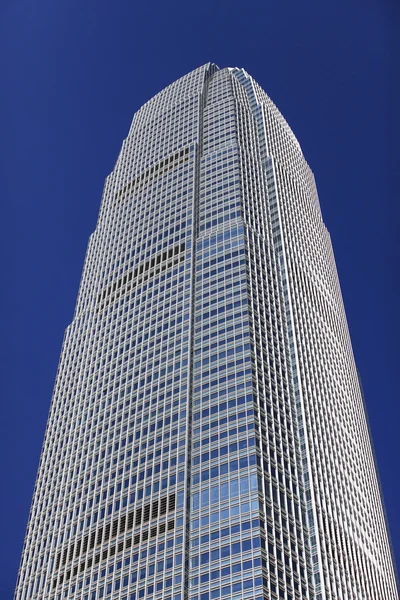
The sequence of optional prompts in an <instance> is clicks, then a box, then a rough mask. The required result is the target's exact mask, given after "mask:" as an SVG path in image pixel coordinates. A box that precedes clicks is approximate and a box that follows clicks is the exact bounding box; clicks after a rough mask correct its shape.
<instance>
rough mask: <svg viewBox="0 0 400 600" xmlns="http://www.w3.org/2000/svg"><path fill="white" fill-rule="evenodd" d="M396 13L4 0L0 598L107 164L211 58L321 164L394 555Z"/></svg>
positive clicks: (8, 585) (347, 6)
mask: <svg viewBox="0 0 400 600" xmlns="http://www.w3.org/2000/svg"><path fill="white" fill-rule="evenodd" d="M399 22H400V20H399V9H398V8H395V4H394V3H391V2H389V1H385V0H379V1H378V0H375V1H372V0H363V2H361V1H358V2H355V1H354V0H337V1H336V2H329V3H328V2H321V1H309V0H302V1H301V2H299V1H298V0H296V1H295V0H282V1H278V0H276V1H275V2H272V1H270V0H247V1H246V2H237V1H236V0H230V1H227V0H223V1H218V0H214V1H212V2H211V1H209V0H202V1H201V2H191V1H187V0H186V1H183V0H170V1H169V2H165V1H159V0H156V1H147V2H139V1H138V0H130V1H126V0H113V1H111V0H110V1H108V2H107V1H105V0H96V1H94V0H58V1H57V2H55V1H54V0H8V1H7V0H0V67H1V74H2V77H1V79H2V81H1V84H2V94H1V95H0V115H1V117H0V118H1V121H2V122H1V142H0V153H1V156H0V177H1V192H2V193H1V199H2V202H1V219H0V227H1V232H0V241H1V257H2V259H3V267H2V287H3V289H2V294H1V303H2V306H1V312H0V314H1V318H2V335H1V366H2V369H1V407H0V410H1V414H0V428H1V430H0V446H1V447H0V463H1V464H0V469H1V475H2V479H1V489H2V493H1V495H0V520H1V528H0V530H1V536H0V559H1V560H0V599H1V600H7V599H11V598H12V595H13V590H14V585H15V580H16V576H17V570H18V565H19V559H20V553H21V550H22V545H23V539H24V534H25V527H26V523H27V519H28V514H29V508H30V502H31V497H32V493H33V488H34V482H35V477H36V470H37V466H38V461H39V456H40V451H41V445H42V440H43V436H44V431H45V425H46V419H47V413H48V409H49V404H50V398H51V394H52V387H53V383H54V377H55V373H56V369H57V363H58V358H59V353H60V349H61V343H62V339H63V332H64V329H65V327H66V326H67V325H68V324H69V323H70V322H71V319H72V315H73V311H74V305H75V299H76V294H77V291H78V285H79V280H80V274H81V270H82V266H83V261H84V256H85V251H86V245H87V241H88V238H89V235H90V233H91V232H92V231H93V230H94V227H95V223H96V218H97V212H98V209H99V204H100V198H101V193H102V187H103V183H104V179H105V177H106V176H107V175H108V173H109V172H110V171H111V170H112V169H113V166H114V163H115V160H116V158H117V156H118V152H119V149H120V146H121V142H122V140H123V138H124V137H125V136H126V135H127V133H128V129H129V126H130V122H131V119H132V116H133V114H134V112H135V111H136V110H137V109H138V108H139V107H140V106H141V105H142V104H143V103H144V102H145V101H146V100H148V99H149V98H151V97H152V96H153V95H154V94H156V93H157V92H158V91H160V90H161V89H162V88H164V87H165V86H166V85H168V84H169V83H171V82H172V81H174V80H176V79H177V78H179V77H180V76H182V75H184V74H186V73H187V72H189V71H191V70H192V69H194V68H196V67H198V66H200V65H201V64H203V63H206V62H208V61H211V62H215V63H217V64H218V65H219V66H220V67H226V66H240V67H244V68H245V69H246V70H247V71H248V72H249V73H250V74H251V75H252V76H253V77H254V78H255V79H256V80H257V81H258V82H259V83H260V85H261V86H262V87H263V88H264V89H265V90H266V92H267V93H268V94H269V95H270V96H271V98H272V99H273V100H274V102H275V103H276V104H277V106H278V107H279V109H280V110H281V112H282V113H283V115H284V116H285V117H286V119H287V120H288V122H289V124H290V125H291V127H292V129H293V131H294V133H295V135H296V136H297V138H298V140H299V142H300V144H301V146H302V149H303V152H304V154H305V157H306V159H307V160H308V162H309V164H310V166H311V168H312V169H313V171H314V173H315V177H316V181H317V186H318V190H319V195H320V201H321V206H322V211H323V216H324V220H325V223H326V224H327V227H328V229H329V231H330V233H331V236H332V241H333V247H334V251H335V256H336V261H337V266H338V271H339V276H340V281H341V286H342V292H343V296H344V301H345V306H346V312H347V317H348V321H349V326H350V332H351V336H352V341H353V347H354V353H355V356H356V360H357V365H358V368H359V371H360V374H361V377H362V382H363V387H364V393H365V398H366V404H367V408H368V413H369V419H370V426H371V430H372V436H373V441H374V445H375V451H376V457H377V462H378V466H379V469H380V477H381V481H382V487H383V492H384V498H385V503H386V509H387V514H388V521H389V525H390V529H391V535H392V540H393V545H394V550H395V554H396V557H397V562H398V563H399V561H400V516H399V495H400V483H399V474H400V470H399V458H400V452H399V437H400V433H399V431H400V430H399V418H400V405H399V400H398V396H399V394H398V371H399V365H398V360H397V350H398V343H397V340H398V335H399V333H400V331H399V318H398V308H399V280H398V259H399V244H398V241H397V235H398V220H399V219H398V218H399V208H398V201H399V194H398V189H399V175H398V167H397V164H396V158H395V155H396V152H395V144H394V141H395V139H396V137H397V135H398V133H397V130H396V129H397V127H398V120H397V110H398V104H399V89H398V61H397V58H398V51H399V48H398V45H397V43H396V31H398V25H399ZM371 600H372V599H371ZM382 600H384V599H382Z"/></svg>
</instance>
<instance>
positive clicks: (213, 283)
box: [15, 64, 398, 600]
mask: <svg viewBox="0 0 400 600" xmlns="http://www.w3.org/2000/svg"><path fill="white" fill-rule="evenodd" d="M64 598H67V599H68V600H78V599H79V600H81V599H83V600H97V599H104V600H117V599H118V600H137V599H141V598H144V599H147V600H150V599H152V600H161V599H163V600H213V599H217V598H227V599H228V598H229V599H235V600H242V599H244V598H251V599H256V600H262V599H265V600H266V599H268V600H278V599H283V598H284V599H286V600H295V599H296V600H300V599H301V600H334V599H336V600H344V599H346V600H375V599H376V600H378V599H381V600H396V599H397V598H398V595H397V589H396V580H395V573H394V567H393V563H392V557H391V553H390V545H389V542H388V535H387V530H386V524H385V519H384V512H383V508H382V501H381V498H380V492H379V485H378V481H377V475H376V469H375V465H374V459H373V452H372V449H371V442H370V438H369V432H368V427H367V423H366V417H365V411H364V405H363V399H362V394H361V391H360V385H359V381H358V375H357V370H356V367H355V363H354V358H353V353H352V348H351V343H350V337H349V333H348V329H347V323H346V317H345V312H344V307H343V302H342V297H341V293H340V287H339V282H338V277H337V273H336V268H335V261H334V257H333V253H332V247H331V242H330V237H329V234H328V232H327V230H326V228H325V225H324V223H323V220H322V216H321V211H320V207H319V202H318V196H317V192H316V187H315V183H314V178H313V175H312V172H311V170H310V168H309V167H308V165H307V163H306V161H305V159H304V157H303V154H302V152H301V148H300V146H299V144H298V142H297V140H296V138H295V137H294V135H293V133H292V131H291V130H290V128H289V126H288V124H287V123H286V121H285V120H284V118H283V117H282V115H281V114H280V112H279V111H278V109H277V108H276V107H275V105H274V104H273V102H272V101H271V100H270V98H269V97H268V96H267V95H266V93H265V92H264V91H263V90H262V89H261V88H260V86H259V85H258V84H257V83H256V82H255V81H254V80H253V79H252V78H251V77H250V76H249V75H248V74H247V73H246V72H245V71H244V70H243V69H237V68H234V69H222V70H219V69H218V67H216V66H215V65H213V64H207V65H204V66H203V67H200V68H199V69H196V70H195V71H193V72H191V73H189V74H188V75H186V76H185V77H182V78H181V79H179V80H178V81H176V82H175V83H173V84H171V85H170V86H169V87H167V88H166V89H165V90H163V91H162V92H160V93H159V94H157V95H156V96H155V97H154V98H153V99H151V100H149V101H148V102H147V103H146V104H145V105H144V106H143V107H142V108H141V109H140V110H139V111H138V112H137V113H136V115H135V116H134V119H133V122H132V125H131V128H130V131H129V134H128V136H127V138H126V139H125V140H124V142H123V144H122V149H121V152H120V155H119V157H118V160H117V162H116V165H115V167H114V170H113V171H112V173H111V174H110V175H109V176H108V177H107V179H106V182H105V186H104V192H103V198H102V202H101V207H100V213H99V217H98V222H97V226H96V229H95V231H94V233H93V234H92V235H91V237H90V239H89V245H88V250H87V255H86V260H85V265H84V269H83V274H82V280H81V285H80V289H79V294H78V299H77V304H76V310H75V314H74V317H73V320H72V323H71V325H70V326H69V327H68V328H67V330H66V333H65V339H64V343H63V348H62V353H61V358H60V364H59V368H58V373H57V378H56V383H55V388H54V394H53V399H52V404H51V408H50V414H49V419H48V425H47V429H46V435H45V440H44V444H43V450H42V455H41V459H40V465H39V471H38V476H37V481H36V486H35V491H34V496H33V502H32V508H31V513H30V517H29V523H28V528H27V534H26V539H25V543H24V549H23V554H22V560H21V566H20V571H19V575H18V582H17V587H16V592H15V600H61V599H64Z"/></svg>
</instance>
